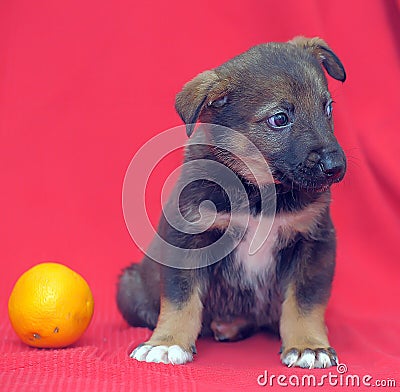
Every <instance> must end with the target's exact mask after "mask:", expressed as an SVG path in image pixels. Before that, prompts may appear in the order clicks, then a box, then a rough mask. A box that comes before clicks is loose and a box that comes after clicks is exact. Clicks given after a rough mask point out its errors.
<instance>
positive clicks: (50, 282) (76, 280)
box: [8, 263, 94, 348]
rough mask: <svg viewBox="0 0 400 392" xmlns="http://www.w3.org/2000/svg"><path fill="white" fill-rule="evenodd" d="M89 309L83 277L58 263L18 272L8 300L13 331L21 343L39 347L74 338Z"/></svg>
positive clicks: (83, 326) (90, 301) (55, 345)
mask: <svg viewBox="0 0 400 392" xmlns="http://www.w3.org/2000/svg"><path fill="white" fill-rule="evenodd" d="M93 308H94V301H93V295H92V292H91V290H90V287H89V285H88V284H87V282H86V281H85V279H83V278H82V276H80V275H79V274H77V273H76V272H75V271H73V270H71V269H70V268H68V267H66V266H65V265H63V264H58V263H41V264H38V265H36V266H34V267H32V268H31V269H29V270H28V271H26V272H25V273H24V274H22V275H21V276H20V278H19V279H18V281H17V282H16V283H15V285H14V288H13V290H12V292H11V295H10V299H9V301H8V315H9V318H10V321H11V325H12V326H13V329H14V331H15V332H16V333H17V335H18V336H19V337H20V339H21V340H22V341H23V342H24V343H26V344H28V345H29V346H33V347H41V348H60V347H66V346H68V345H70V344H72V343H74V342H75V341H77V340H78V339H79V338H80V337H81V336H82V334H83V333H84V332H85V330H86V328H87V327H88V326H89V323H90V320H91V319H92V316H93Z"/></svg>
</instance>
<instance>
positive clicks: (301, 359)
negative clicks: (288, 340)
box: [281, 347, 339, 369]
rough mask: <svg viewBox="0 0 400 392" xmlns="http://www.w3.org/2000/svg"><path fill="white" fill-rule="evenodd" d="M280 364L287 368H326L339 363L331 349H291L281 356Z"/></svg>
mask: <svg viewBox="0 0 400 392" xmlns="http://www.w3.org/2000/svg"><path fill="white" fill-rule="evenodd" d="M281 360H282V363H283V364H284V365H286V366H288V367H293V366H298V367H301V368H308V369H312V368H328V367H331V366H336V365H337V364H338V363H339V360H338V357H337V354H336V351H335V350H334V349H333V348H332V347H327V348H315V349H310V348H305V349H297V348H291V349H289V350H285V351H284V352H283V353H282V355H281Z"/></svg>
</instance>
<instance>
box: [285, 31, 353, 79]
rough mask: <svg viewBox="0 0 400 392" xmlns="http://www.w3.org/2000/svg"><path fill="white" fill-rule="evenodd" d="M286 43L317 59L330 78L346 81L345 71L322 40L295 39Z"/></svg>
mask: <svg viewBox="0 0 400 392" xmlns="http://www.w3.org/2000/svg"><path fill="white" fill-rule="evenodd" d="M288 42H289V43H290V44H293V45H296V46H299V47H301V48H303V49H305V50H307V51H309V52H310V53H311V54H312V55H313V56H314V57H316V58H317V59H318V61H319V62H320V63H321V65H322V66H323V67H324V68H325V69H326V72H328V74H329V75H330V76H332V78H334V79H336V80H340V81H341V82H344V81H345V80H346V71H345V70H344V67H343V64H342V63H341V61H340V60H339V58H338V57H337V56H336V54H335V53H333V51H332V49H331V48H330V47H329V46H328V44H327V43H326V42H325V41H324V40H323V39H321V38H318V37H314V38H306V37H295V38H293V39H292V40H291V41H288Z"/></svg>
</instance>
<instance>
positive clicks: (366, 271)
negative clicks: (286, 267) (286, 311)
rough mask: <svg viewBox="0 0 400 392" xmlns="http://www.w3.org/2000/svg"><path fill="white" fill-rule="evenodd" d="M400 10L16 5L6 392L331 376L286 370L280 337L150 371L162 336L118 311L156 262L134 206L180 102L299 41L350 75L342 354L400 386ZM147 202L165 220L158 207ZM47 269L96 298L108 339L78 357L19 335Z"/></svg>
mask: <svg viewBox="0 0 400 392" xmlns="http://www.w3.org/2000/svg"><path fill="white" fill-rule="evenodd" d="M399 8H400V3H399V1H396V0H385V1H378V0H369V1H363V0H354V1H344V0H343V1H342V0H337V1H331V2H322V1H318V0H304V1H297V0H286V1H281V0H279V1H278V0H276V1H272V0H269V1H262V0H249V1H247V2H240V1H225V0H222V1H218V2H214V1H203V2H194V3H190V2H187V1H172V2H162V1H156V2H132V1H125V0H116V1H113V2H110V1H92V0H86V1H77V0H71V1H69V2H62V1H59V0H57V1H52V2H47V1H43V0H37V1H34V2H32V1H27V0H14V1H3V2H1V3H0V180H1V185H2V188H1V192H0V211H1V215H0V216H1V217H0V252H1V254H0V260H1V261H0V262H1V267H2V274H1V278H0V327H1V331H2V332H1V335H0V350H1V353H2V354H1V356H0V390H4V391H31V390H32V391H47V390H52V391H53V390H60V391H61V390H62V391H64V390H71V391H73V390H79V391H81V390H88V391H89V390H99V391H112V390H115V391H123V390H151V391H153V390H160V391H165V390H176V391H178V390H179V391H184V390H207V391H214V390H215V391H217V390H257V389H259V388H260V387H259V386H258V385H257V376H258V375H259V374H261V373H262V372H263V371H264V370H268V373H269V374H275V375H279V374H283V375H286V376H290V375H291V374H295V375H298V376H301V375H304V374H315V375H317V376H318V377H320V376H321V375H323V374H328V370H315V371H313V372H310V371H305V370H290V369H286V368H285V367H283V366H282V365H280V363H279V359H278V355H277V352H278V350H279V346H280V344H279V341H278V340H277V339H275V338H273V337H270V336H266V335H262V334H259V335H257V336H254V337H252V338H250V339H248V340H246V341H242V342H239V343H232V344H219V343H214V342H213V341H212V340H200V342H199V343H198V351H199V354H198V355H197V356H196V358H195V361H194V362H193V363H192V364H189V365H185V366H182V367H179V366H177V367H174V366H172V365H168V366H164V365H156V364H144V363H137V362H135V361H133V360H130V359H129V358H128V356H127V354H128V352H129V349H131V348H132V347H133V346H134V345H136V344H138V343H140V342H141V341H142V340H144V339H146V338H147V337H148V336H149V331H148V330H146V329H135V328H130V327H128V326H127V324H126V323H125V322H124V321H123V320H122V318H121V316H120V315H119V314H118V312H117V310H116V305H115V301H114V297H115V287H116V281H117V276H118V274H119V271H120V269H121V268H122V267H124V266H126V265H128V264H129V263H130V262H133V261H138V260H139V259H140V257H141V254H140V251H139V250H138V249H137V247H136V246H135V244H134V243H133V241H132V239H131V238H130V236H129V233H128V231H127V229H126V227H125V223H124V218H123V213H122V208H121V193H122V184H123V179H124V175H125V172H126V169H127V167H128V165H129V162H130V160H131V159H132V157H133V155H134V154H135V152H136V151H137V150H138V149H139V148H140V146H141V145H143V144H144V143H145V142H146V141H147V140H149V139H150V138H151V137H152V136H154V135H156V134H158V133H160V132H162V131H163V130H166V129H168V128H170V127H172V126H176V125H179V124H180V123H181V122H180V119H179V117H178V116H177V114H176V113H175V111H174V97H175V94H176V93H177V92H178V91H179V90H180V88H181V87H182V85H183V84H184V83H185V82H186V81H188V80H189V79H190V78H192V77H193V76H195V75H196V74H197V73H199V72H201V71H203V70H205V69H208V68H212V67H215V66H217V65H219V64H220V63H222V62H224V61H226V60H227V59H229V58H230V57H232V56H234V55H236V54H238V53H240V52H242V51H244V50H246V49H247V48H249V47H251V46H252V45H255V44H258V43H261V42H266V41H274V40H276V41H285V40H288V39H290V38H292V37H293V36H295V35H306V36H315V35H318V36H321V37H323V38H324V39H325V40H326V41H327V42H328V43H329V44H330V46H331V47H332V48H333V50H334V51H335V52H336V53H337V54H338V56H339V57H340V58H341V60H342V61H343V63H344V65H345V67H346V70H347V75H348V80H347V81H346V82H345V83H344V84H343V85H342V84H340V83H336V82H335V83H331V87H332V93H333V96H334V99H335V101H336V102H337V103H336V104H335V124H336V133H337V135H338V138H339V139H340V141H341V143H342V145H343V147H344V149H345V150H346V152H347V155H348V160H349V168H348V174H347V176H346V178H345V180H344V181H343V182H342V183H340V184H338V185H336V186H335V187H334V190H333V199H334V200H333V205H332V212H333V218H334V221H335V223H336V227H337V232H338V258H337V273H336V278H335V282H334V288H333V293H332V298H331V301H330V304H329V307H328V311H327V323H328V327H329V331H330V340H331V343H332V345H333V346H334V347H335V348H336V349H337V351H338V353H339V356H340V361H341V362H342V363H345V364H346V365H347V367H348V373H346V374H356V375H360V376H363V375H367V374H370V375H371V376H372V380H371V383H374V382H375V381H379V380H387V379H395V380H396V382H397V387H398V388H400V374H399V370H398V369H399V367H400V340H399V333H400V318H399V313H400V312H399V297H400V288H399V286H400V285H399V281H400V279H399V275H400V265H399V262H400V246H399V241H400V176H399V174H400V173H399V171H400V170H399V161H398V160H399V156H400V143H399V141H400V137H399V125H398V112H399V109H398V104H399V98H398V96H399V93H398V92H399V91H400V74H399V55H400V12H399ZM176 163H177V162H173V164H171V163H168V162H167V163H166V165H165V166H164V168H163V166H161V168H160V169H159V171H160V173H163V175H167V174H168V172H169V171H170V170H171V167H173V166H174V164H176ZM161 177H162V176H161ZM161 177H160V178H161ZM160 184H161V182H159V183H157V181H154V187H155V188H154V189H158V188H160V186H161V185H160ZM157 187H158V188H157ZM133 202H136V201H133ZM147 204H148V207H149V212H150V215H151V216H152V217H153V218H154V219H155V218H156V217H157V215H158V213H159V209H160V201H159V195H158V193H157V192H148V200H147ZM138 208H140V207H138ZM43 261H56V262H62V263H65V264H66V265H68V266H70V267H71V268H73V269H75V270H76V271H77V272H79V273H81V274H82V275H83V276H84V277H85V278H86V279H87V281H88V282H89V284H90V286H91V288H92V290H93V293H94V296H95V301H96V307H95V315H94V319H93V321H92V324H91V325H90V327H89V329H88V331H87V332H86V334H85V335H84V336H83V337H82V338H81V339H80V340H79V341H78V342H77V343H76V344H75V345H74V346H72V347H71V348H68V349H64V350H38V349H32V348H29V347H26V346H24V345H23V344H22V343H21V342H20V341H19V340H18V338H17V337H16V335H15V334H14V333H13V331H12V330H11V327H10V324H9V321H8V317H7V300H8V296H9V294H10V292H11V289H12V286H13V284H14V283H15V281H16V280H17V278H18V276H19V275H20V274H21V273H23V272H24V271H25V270H26V269H28V268H29V267H31V266H33V265H34V264H36V263H39V262H43ZM332 372H333V373H334V374H337V373H335V371H334V370H332ZM274 385H275V388H276V389H281V388H282V387H280V386H278V385H277V383H276V381H275V384H274ZM326 385H327V382H326ZM268 388H270V389H272V388H271V387H270V386H268ZM329 388H332V390H337V389H338V387H333V386H332V387H326V389H329ZM300 389H301V388H300ZM326 389H324V390H326ZM349 389H350V388H347V390H349ZM363 389H364V388H361V387H360V388H358V389H357V390H363ZM366 389H370V388H366Z"/></svg>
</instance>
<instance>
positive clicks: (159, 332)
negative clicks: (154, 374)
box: [131, 271, 203, 365]
mask: <svg viewBox="0 0 400 392" xmlns="http://www.w3.org/2000/svg"><path fill="white" fill-rule="evenodd" d="M185 274H190V272H189V271H180V272H178V271H176V276H175V279H166V283H165V285H166V286H167V287H165V288H164V290H163V294H162V296H161V308H160V315H159V318H158V323H157V326H156V328H155V330H154V332H153V335H152V337H151V338H150V340H148V341H147V342H145V343H144V344H142V345H140V346H139V347H137V348H136V349H135V350H134V351H133V352H132V354H131V357H132V358H135V359H137V360H138V361H146V362H157V363H158V362H162V363H166V364H168V363H171V364H174V365H178V364H179V365H180V364H184V363H186V362H190V361H192V360H193V354H194V353H195V352H196V349H195V342H196V339H197V337H198V335H199V332H200V329H201V318H202V310H203V305H202V303H201V300H200V294H199V290H198V286H197V285H193V286H191V283H190V282H191V280H190V279H188V277H185V276H182V275H185ZM168 286H170V287H168Z"/></svg>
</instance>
